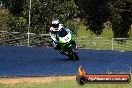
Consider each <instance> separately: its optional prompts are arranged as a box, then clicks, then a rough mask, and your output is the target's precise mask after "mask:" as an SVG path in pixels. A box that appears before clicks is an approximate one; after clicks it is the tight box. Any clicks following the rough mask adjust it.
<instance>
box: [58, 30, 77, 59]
mask: <svg viewBox="0 0 132 88" xmlns="http://www.w3.org/2000/svg"><path fill="white" fill-rule="evenodd" d="M57 38H58V41H59V43H58V45H59V47H60V50H59V51H60V53H62V54H64V55H66V56H68V57H69V59H71V60H75V61H77V60H79V56H78V54H77V45H76V43H75V35H74V33H73V32H71V31H70V30H69V29H68V28H64V29H61V30H60V31H59V32H58V34H57Z"/></svg>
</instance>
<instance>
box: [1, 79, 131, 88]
mask: <svg viewBox="0 0 132 88" xmlns="http://www.w3.org/2000/svg"><path fill="white" fill-rule="evenodd" d="M131 87H132V82H131V83H129V84H85V85H79V84H77V82H76V80H68V81H66V80H65V81H57V80H56V81H54V82H51V83H19V84H0V88H131Z"/></svg>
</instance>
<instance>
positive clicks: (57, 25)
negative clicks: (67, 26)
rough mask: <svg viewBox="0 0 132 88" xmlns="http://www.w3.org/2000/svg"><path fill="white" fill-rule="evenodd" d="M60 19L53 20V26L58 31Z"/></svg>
mask: <svg viewBox="0 0 132 88" xmlns="http://www.w3.org/2000/svg"><path fill="white" fill-rule="evenodd" d="M59 24H60V22H59V20H52V27H53V28H54V30H56V31H58V30H59Z"/></svg>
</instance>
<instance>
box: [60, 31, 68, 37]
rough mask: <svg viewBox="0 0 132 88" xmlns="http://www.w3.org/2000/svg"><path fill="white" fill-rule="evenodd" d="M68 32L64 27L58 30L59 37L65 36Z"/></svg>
mask: <svg viewBox="0 0 132 88" xmlns="http://www.w3.org/2000/svg"><path fill="white" fill-rule="evenodd" d="M67 34H68V32H67V31H66V30H65V29H62V30H60V31H59V32H58V35H59V37H65V36H66V35H67Z"/></svg>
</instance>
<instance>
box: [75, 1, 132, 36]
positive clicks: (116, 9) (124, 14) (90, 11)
mask: <svg viewBox="0 0 132 88" xmlns="http://www.w3.org/2000/svg"><path fill="white" fill-rule="evenodd" d="M74 1H75V2H76V4H77V5H78V6H79V7H80V8H81V10H83V11H84V12H85V14H86V15H85V19H86V21H87V26H88V27H89V28H90V29H91V31H92V32H93V33H95V34H96V35H97V36H98V35H100V34H101V33H102V29H103V23H104V22H106V21H108V20H110V22H111V23H112V30H113V32H114V37H129V36H128V32H129V30H130V26H131V24H132V1H131V0H74ZM83 16H84V15H83Z"/></svg>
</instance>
